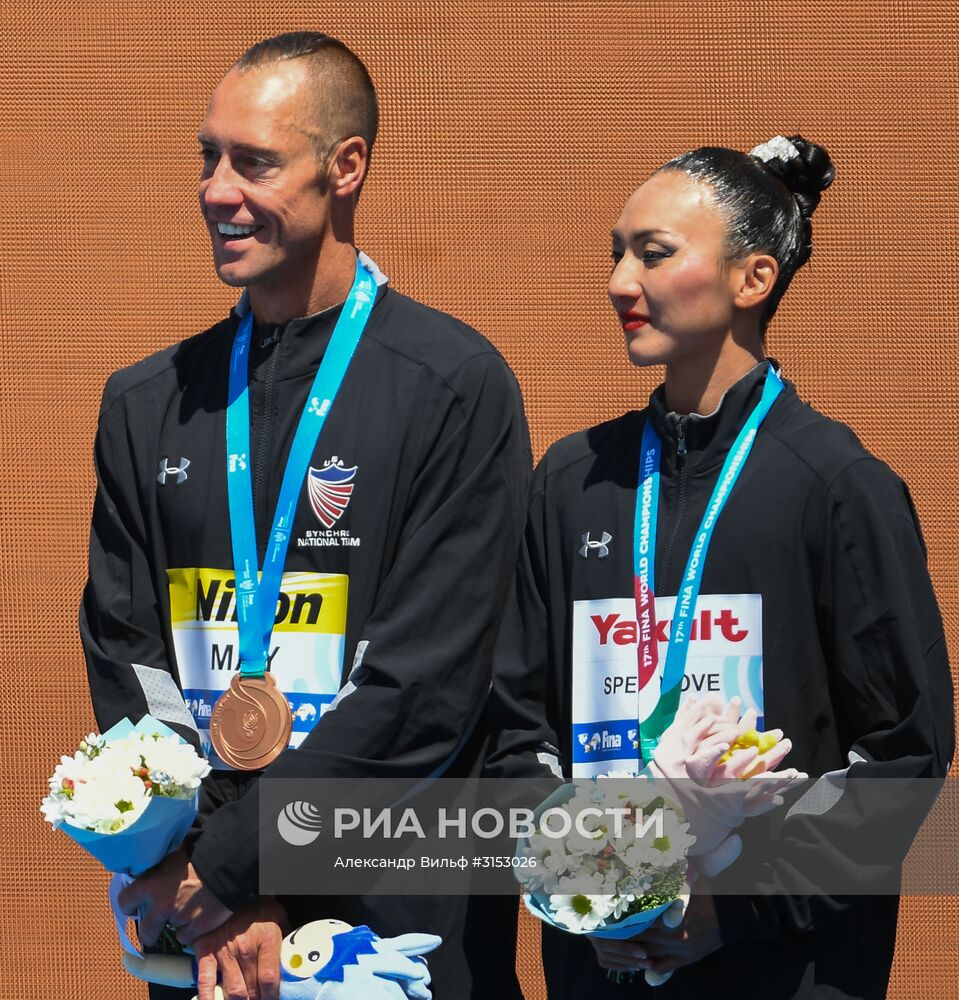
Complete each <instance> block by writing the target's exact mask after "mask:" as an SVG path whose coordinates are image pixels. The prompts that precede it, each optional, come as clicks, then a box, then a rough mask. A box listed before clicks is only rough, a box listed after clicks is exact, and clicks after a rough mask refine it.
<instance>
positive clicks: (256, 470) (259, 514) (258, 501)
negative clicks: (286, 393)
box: [253, 327, 280, 550]
mask: <svg viewBox="0 0 959 1000" xmlns="http://www.w3.org/2000/svg"><path fill="white" fill-rule="evenodd" d="M278 333H279V327H274V328H273V334H272V335H273V337H274V338H275V339H276V343H274V345H273V350H272V351H270V360H269V361H267V363H266V373H265V374H264V378H263V407H262V410H261V413H260V433H259V434H258V435H257V443H256V451H255V453H254V455H253V517H254V521H255V524H256V537H257V539H258V540H259V539H261V538H262V539H264V540H265V539H266V536H267V532H268V531H269V525H267V524H266V523H265V522H264V518H265V517H266V510H265V507H266V496H265V491H266V469H267V457H268V455H269V446H270V439H271V438H272V436H273V387H274V380H275V377H276V358H277V355H278V354H279V353H280V342H279V337H278V336H277V334H278ZM257 548H258V549H259V541H258V542H257ZM264 550H265V541H264Z"/></svg>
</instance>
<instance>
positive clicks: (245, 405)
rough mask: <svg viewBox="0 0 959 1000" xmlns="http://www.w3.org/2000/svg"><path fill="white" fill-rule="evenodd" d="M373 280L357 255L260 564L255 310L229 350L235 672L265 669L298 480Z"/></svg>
mask: <svg viewBox="0 0 959 1000" xmlns="http://www.w3.org/2000/svg"><path fill="white" fill-rule="evenodd" d="M375 298H376V280H375V278H374V276H373V274H371V273H370V271H369V270H367V269H366V268H365V267H364V266H363V264H362V263H361V261H360V260H359V259H357V262H356V274H355V277H354V279H353V286H352V288H351V289H350V294H349V296H348V297H347V299H346V302H345V303H344V305H343V309H342V312H341V313H340V316H339V319H338V320H337V322H336V326H335V327H334V329H333V335H332V337H331V338H330V343H329V346H328V347H327V349H326V352H325V353H324V355H323V361H322V362H321V364H320V367H319V369H318V370H317V373H316V377H315V378H314V380H313V385H312V387H311V388H310V392H309V394H308V396H307V400H306V403H305V405H304V407H303V413H302V414H301V416H300V422H299V424H298V425H297V428H296V434H295V435H294V438H293V445H292V447H291V448H290V455H289V458H288V460H287V463H286V469H285V470H284V472H283V481H282V484H281V486H280V496H279V499H278V501H277V505H276V513H275V514H274V517H273V526H272V528H271V529H270V537H269V540H268V542H267V547H266V554H265V557H264V560H263V571H262V576H261V575H260V572H259V568H258V557H257V550H256V527H255V524H254V519H253V481H252V475H251V471H250V466H251V451H250V397H249V389H248V383H249V365H250V340H251V338H252V335H253V311H252V309H251V310H249V311H248V312H247V313H246V315H245V316H244V317H243V319H242V321H241V323H240V327H239V329H238V330H237V332H236V337H235V338H234V341H233V353H232V356H231V358H230V385H229V400H228V405H227V411H226V451H227V467H226V471H227V500H228V504H229V512H230V539H231V542H232V545H233V569H234V573H235V576H236V607H237V628H238V631H239V634H240V674H241V675H242V676H244V677H262V676H263V675H264V674H265V673H266V670H267V664H268V660H269V650H270V637H271V636H272V634H273V624H274V620H275V618H276V603H277V600H278V598H279V596H280V583H281V581H282V578H283V564H284V563H285V561H286V550H287V547H288V545H289V542H290V534H291V533H292V531H293V518H294V516H295V514H296V506H297V500H298V497H299V492H300V487H301V486H302V484H303V479H304V477H305V475H306V470H307V468H308V466H309V464H310V459H311V457H312V455H313V449H314V448H315V447H316V442H317V439H318V438H319V436H320V431H321V430H322V429H323V424H324V423H325V421H326V416H327V414H328V413H329V412H330V409H331V408H332V406H333V402H334V400H335V399H336V394H337V393H338V392H339V390H340V387H341V386H342V384H343V379H344V378H345V376H346V370H347V368H348V367H349V364H350V361H351V360H352V358H353V354H354V352H355V351H356V347H357V344H359V342H360V336H361V335H362V333H363V328H364V327H365V326H366V322H367V320H368V319H369V317H370V313H371V312H372V310H373V302H374V300H375Z"/></svg>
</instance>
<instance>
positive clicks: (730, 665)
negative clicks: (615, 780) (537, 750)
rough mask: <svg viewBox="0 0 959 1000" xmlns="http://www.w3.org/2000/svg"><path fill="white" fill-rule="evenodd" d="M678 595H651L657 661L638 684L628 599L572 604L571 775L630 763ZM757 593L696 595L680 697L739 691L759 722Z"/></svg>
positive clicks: (652, 699) (653, 694)
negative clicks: (644, 681)
mask: <svg viewBox="0 0 959 1000" xmlns="http://www.w3.org/2000/svg"><path fill="white" fill-rule="evenodd" d="M675 605H676V598H675V597H657V598H656V622H657V630H658V635H657V638H658V647H659V666H658V667H657V671H656V673H655V674H654V675H653V676H652V678H651V679H650V681H649V683H648V684H646V685H645V687H644V688H643V690H642V691H640V690H639V671H638V667H637V645H638V640H639V626H638V624H637V621H636V602H635V600H634V599H633V598H632V597H614V598H608V599H604V600H598V601H574V602H573V692H572V693H573V777H574V778H588V777H592V776H595V775H598V774H606V773H608V772H609V771H625V770H629V769H635V767H636V758H637V754H638V752H639V726H638V725H637V721H636V720H637V719H643V718H646V717H647V716H648V715H649V714H650V713H651V712H652V711H653V709H654V708H655V707H656V703H657V700H658V698H659V689H660V683H659V682H660V677H661V675H662V671H663V666H664V663H665V659H666V647H667V643H668V640H669V629H670V626H671V624H672V618H673V610H674V608H675ZM762 610H763V606H762V596H761V595H760V594H700V595H699V600H698V601H697V602H696V617H695V619H694V620H693V624H692V629H691V635H690V651H689V658H688V660H687V661H686V672H685V676H684V677H683V680H682V696H681V698H682V699H685V698H688V697H691V696H692V697H696V696H704V695H707V694H718V695H719V696H720V697H721V698H722V699H723V700H724V701H729V699H730V698H732V697H734V696H738V697H739V698H740V699H742V702H743V708H744V709H747V708H755V709H756V711H757V712H758V713H759V723H758V725H759V728H760V729H762V725H763V720H762V716H763V636H762V620H763V615H762Z"/></svg>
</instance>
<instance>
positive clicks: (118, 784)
mask: <svg viewBox="0 0 959 1000" xmlns="http://www.w3.org/2000/svg"><path fill="white" fill-rule="evenodd" d="M209 772H210V765H209V764H208V763H207V762H206V760H204V759H203V758H202V757H200V756H199V754H198V753H197V752H196V751H195V750H194V749H193V747H192V746H190V744H189V743H187V742H186V740H184V739H183V738H182V737H180V736H179V735H178V734H177V733H175V732H174V731H173V730H172V729H170V728H169V727H168V726H165V725H164V724H163V723H162V722H160V721H159V720H158V719H154V718H153V717H152V716H149V715H147V716H144V717H143V718H142V719H141V720H140V721H139V722H138V723H136V724H135V725H134V724H133V723H132V722H130V720H129V719H123V720H122V721H121V722H118V723H117V724H116V725H115V726H113V728H112V729H110V730H108V731H107V732H105V733H104V734H103V735H102V736H98V735H97V734H96V733H90V734H89V735H88V736H87V737H86V739H83V740H81V741H80V747H79V749H78V750H77V752H76V753H75V754H74V755H73V756H72V757H67V756H63V757H61V758H60V763H59V764H58V765H57V766H56V769H55V770H54V772H53V775H52V777H51V778H50V780H49V784H50V792H49V794H48V795H47V796H46V798H45V799H44V800H43V802H42V803H41V804H40V810H41V812H42V813H43V815H44V817H45V818H46V820H47V821H48V822H49V823H50V824H51V825H52V826H53V827H54V829H57V830H62V831H63V832H64V833H65V834H66V835H67V836H68V837H70V838H71V839H72V840H74V841H76V843H78V844H79V845H80V846H81V847H82V848H83V849H84V850H86V851H87V852H88V853H89V854H92V855H93V857H95V858H96V859H97V861H99V862H100V864H101V865H103V867H104V868H105V869H106V870H107V871H108V872H113V873H114V876H113V879H112V880H111V882H110V890H109V891H110V904H111V906H112V908H113V914H114V919H115V921H116V925H117V935H118V936H119V939H120V945H121V946H122V948H123V952H124V954H123V964H124V967H125V968H126V969H127V971H128V972H131V973H132V974H133V975H136V976H140V977H141V978H142V977H143V975H144V973H143V970H144V969H145V968H146V967H147V965H148V964H149V965H150V967H151V968H152V969H153V970H154V971H153V972H152V973H151V975H150V978H151V979H152V980H153V981H155V982H160V983H164V984H166V985H169V986H188V985H190V984H191V983H193V982H195V979H194V978H193V976H192V959H191V958H189V957H186V956H183V955H182V954H181V953H182V951H183V948H182V946H181V945H180V944H179V942H178V941H177V940H176V939H175V938H174V937H173V935H172V933H170V932H169V931H165V932H164V934H163V936H162V937H161V939H160V942H159V944H160V946H161V947H162V948H163V949H164V950H165V951H166V952H168V954H163V955H149V956H146V957H144V955H143V954H142V953H141V952H140V951H139V949H137V947H136V946H135V945H134V944H133V942H132V941H131V940H130V938H129V936H128V935H127V930H126V925H127V918H126V916H125V915H124V914H123V913H122V912H121V911H120V908H119V903H118V902H117V896H118V895H119V893H120V891H121V890H122V889H123V888H124V886H126V885H129V884H130V882H131V881H132V879H133V877H135V876H137V875H140V874H142V873H143V872H145V871H146V870H147V869H148V868H152V867H153V866H154V865H156V864H158V863H159V862H160V861H162V860H163V858H165V857H166V856H167V855H168V854H169V853H170V852H171V851H174V850H176V848H177V847H179V846H180V844H181V843H182V841H183V838H184V837H185V836H186V834H187V831H188V830H189V829H190V827H191V826H192V825H193V820H194V819H195V818H196V814H197V809H198V805H199V788H200V782H201V780H202V779H203V778H204V777H206V775H207V774H209ZM148 960H149V962H148ZM184 963H185V964H184Z"/></svg>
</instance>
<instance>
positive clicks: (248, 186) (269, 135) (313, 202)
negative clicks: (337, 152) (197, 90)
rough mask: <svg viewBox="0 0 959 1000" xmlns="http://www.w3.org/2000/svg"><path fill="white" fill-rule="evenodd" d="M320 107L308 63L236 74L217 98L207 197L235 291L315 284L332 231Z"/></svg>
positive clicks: (206, 141)
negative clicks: (318, 128) (321, 157)
mask: <svg viewBox="0 0 959 1000" xmlns="http://www.w3.org/2000/svg"><path fill="white" fill-rule="evenodd" d="M314 107H315V99H314V96H313V93H312V90H311V87H310V80H309V76H308V70H307V66H306V63H305V60H302V59H293V60H288V61H285V62H279V63H276V64H272V65H268V66H263V67H258V68H255V69H250V70H239V71H238V70H232V71H231V72H229V73H228V74H227V75H226V76H225V77H224V78H223V80H222V81H221V82H220V84H219V86H218V87H217V88H216V90H215V91H214V92H213V96H212V98H211V99H210V105H209V108H208V109H207V114H206V118H205V119H204V122H203V126H202V128H201V130H200V135H199V141H200V148H201V152H202V157H203V172H202V174H201V177H200V189H199V197H200V209H201V211H202V213H203V217H204V219H205V220H206V224H207V229H208V230H209V233H210V239H211V241H212V244H213V262H214V265H215V266H216V271H217V274H218V275H219V277H220V280H221V281H223V282H225V283H226V284H228V285H233V286H248V285H257V284H263V285H269V286H270V287H271V288H275V289H277V290H279V289H280V288H285V289H287V290H293V289H296V288H298V287H304V286H305V287H309V285H310V283H311V282H312V280H313V277H314V275H315V273H316V267H317V261H318V260H319V255H320V248H321V246H322V244H323V241H324V238H325V237H326V235H327V231H328V229H329V224H330V220H329V216H330V208H329V197H328V191H329V185H328V179H327V174H326V170H325V168H324V165H323V164H321V163H320V162H319V161H318V156H317V144H316V141H315V139H316V133H315V117H314V116H313V109H314Z"/></svg>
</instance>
